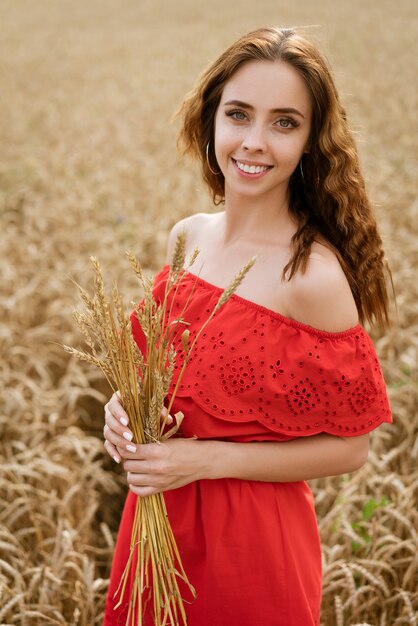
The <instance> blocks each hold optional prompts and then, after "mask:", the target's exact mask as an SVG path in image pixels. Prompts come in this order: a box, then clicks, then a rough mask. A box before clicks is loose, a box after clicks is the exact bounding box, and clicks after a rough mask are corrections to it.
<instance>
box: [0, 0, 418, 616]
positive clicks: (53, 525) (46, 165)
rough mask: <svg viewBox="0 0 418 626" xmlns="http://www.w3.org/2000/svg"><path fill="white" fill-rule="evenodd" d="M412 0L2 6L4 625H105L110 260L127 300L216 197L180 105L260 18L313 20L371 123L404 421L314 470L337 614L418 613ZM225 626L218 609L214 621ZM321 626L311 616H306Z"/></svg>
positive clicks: (0, 550) (359, 123)
mask: <svg viewBox="0 0 418 626" xmlns="http://www.w3.org/2000/svg"><path fill="white" fill-rule="evenodd" d="M414 5H415V3H414V2H413V1H412V0H410V1H409V0H398V2H397V3H396V5H394V3H393V2H389V0H380V1H379V2H375V3H367V2H364V0H362V1H360V0H350V1H341V2H338V3H336V2H331V1H330V0H318V2H315V3H312V2H309V0H300V1H299V2H297V3H296V2H294V3H285V2H283V1H276V2H273V1H272V0H269V1H268V0H258V1H257V2H250V1H249V0H236V2H234V3H225V2H222V1H221V0H212V2H211V3H203V2H197V1H195V2H193V0H177V2H169V0H154V1H151V0H136V1H134V0H121V1H120V2H111V1H110V0H102V1H99V0H85V1H84V2H83V1H81V0H35V1H33V0H2V2H1V14H2V29H1V32H0V59H1V61H0V134H1V152H0V220H1V222H0V228H1V230H0V233H1V234H0V255H1V282H0V285H1V298H0V315H1V317H0V351H1V353H0V354H1V360H0V371H1V386H0V399H1V409H0V459H1V466H0V625H1V626H12V625H13V626H15V625H19V626H48V625H60V626H62V625H65V626H96V625H100V623H101V619H102V612H103V605H104V598H105V593H106V587H107V579H108V576H109V569H110V562H111V556H112V551H113V547H114V541H115V535H116V531H117V526H118V521H119V517H120V514H121V509H122V506H123V501H124V496H125V493H126V486H125V483H124V480H123V475H122V472H121V471H120V469H118V468H115V466H114V464H113V463H112V462H111V461H110V460H109V458H108V457H107V455H106V454H105V452H104V449H103V444H102V426H103V404H104V402H105V401H106V399H107V397H108V394H109V390H108V389H107V387H106V385H105V384H104V383H103V382H102V380H101V378H100V376H99V374H98V373H97V372H96V371H95V370H94V369H92V368H90V367H89V366H88V364H83V363H80V362H78V361H75V360H73V359H71V358H69V356H68V355H66V354H65V353H64V351H63V350H62V348H61V344H64V343H65V344H68V345H77V344H80V338H79V336H78V334H77V331H76V329H75V324H74V323H73V320H72V309H73V306H74V304H75V303H76V298H77V296H76V289H75V287H74V285H73V283H72V280H76V281H78V282H79V283H81V284H83V285H84V286H87V285H88V284H89V281H90V280H91V276H92V272H91V270H90V266H89V261H88V259H89V256H90V255H96V256H97V257H98V258H99V259H100V261H101V264H102V266H103V269H104V273H105V275H106V276H107V277H109V279H112V280H113V279H115V280H117V281H118V284H119V287H120V289H121V290H122V291H123V292H124V293H125V294H126V297H127V300H128V301H129V300H130V299H136V298H137V297H138V294H137V292H136V285H135V281H134V279H133V276H132V275H131V272H130V270H129V269H128V265H127V263H126V261H125V258H124V252H125V250H126V249H131V250H133V251H134V252H135V254H136V255H137V256H138V257H139V258H140V260H141V263H142V265H143V266H144V267H146V268H147V269H149V270H152V271H155V270H157V269H158V268H159V267H160V266H161V264H162V262H163V259H164V253H165V244H166V237H167V233H168V230H169V228H170V227H171V226H172V224H174V222H175V221H177V220H178V219H179V218H181V217H184V216H185V215H188V214H190V213H193V212H197V211H202V210H209V211H212V210H215V208H214V207H212V205H211V202H210V199H209V197H208V194H207V193H206V191H205V189H204V188H203V186H202V184H201V183H200V179H199V177H198V176H197V175H196V170H195V169H194V166H193V164H191V163H188V162H185V161H182V160H180V159H179V157H178V155H177V153H176V131H177V129H176V126H175V124H174V125H173V124H170V118H171V115H172V113H173V112H174V110H175V109H176V107H177V106H178V105H179V103H180V101H181V98H182V96H183V95H184V93H185V92H186V91H188V90H189V89H190V88H191V86H192V84H193V82H194V80H195V78H196V76H197V74H198V73H199V72H200V71H201V70H202V69H203V67H204V66H205V65H206V64H207V63H208V62H209V61H210V60H212V59H213V58H215V56H216V55H217V54H218V53H219V52H220V51H221V50H222V49H223V48H224V47H225V46H226V45H227V44H228V43H230V42H231V41H233V40H234V39H235V38H236V37H237V36H238V35H240V34H242V33H244V32H246V31H247V30H250V29H252V28H255V27H258V26H261V25H270V24H274V25H281V26H289V25H299V26H308V27H309V29H308V32H309V33H310V35H311V36H312V37H313V38H314V39H315V40H317V41H319V42H320V45H321V47H322V49H323V50H324V51H325V53H326V55H327V56H328V58H329V59H330V61H331V64H332V65H333V67H334V72H335V76H336V81H337V84H338V86H339V88H340V91H341V94H342V99H343V101H344V103H345V105H346V107H347V109H348V112H349V116H350V119H351V122H352V127H353V129H354V131H355V132H356V137H357V142H358V146H359V150H360V154H361V160H362V163H363V167H364V170H365V173H366V178H367V183H368V189H369V191H370V194H371V197H372V199H373V202H374V204H375V207H376V213H377V217H378V220H379V224H380V226H381V231H382V235H383V237H384V242H385V247H386V251H387V257H388V260H389V262H390V264H391V267H392V272H393V278H394V282H395V288H396V293H397V311H396V310H395V307H393V313H392V317H393V325H392V327H391V329H390V330H389V331H388V332H386V333H384V334H376V333H374V334H373V339H374V340H375V345H376V347H377V351H378V354H379V357H380V360H381V364H382V368H383V371H384V374H385V378H386V381H387V384H388V390H389V395H390V400H391V405H392V409H393V413H394V424H393V425H384V426H383V427H380V428H379V429H378V430H377V431H375V432H374V433H373V436H372V443H371V452H370V456H369V460H368V463H367V464H366V466H365V467H364V468H362V469H361V470H360V471H358V472H356V473H355V474H351V475H346V476H343V477H339V478H332V479H321V480H317V481H313V482H312V487H313V490H314V493H315V498H316V506H317V513H318V519H319V525H320V532H321V538H322V543H323V566H324V590H323V605H322V622H321V623H322V626H355V625H360V624H361V625H370V626H406V625H415V626H416V625H417V624H418V512H417V502H418V497H417V495H418V438H417V432H418V382H417V361H418V359H417V357H418V333H417V331H418V304H417V296H418V287H417V284H418V282H417V278H416V275H417V272H418V250H417V246H416V237H417V233H418V223H417V215H418V208H417V204H416V199H415V196H414V186H413V173H414V172H415V171H416V165H417V159H416V157H417V148H416V145H415V136H416V130H417V129H416V126H414V123H415V121H414V113H415V111H416V105H417V95H416V89H415V80H414V79H415V77H416V70H417V63H416V59H417V57H418V50H417V43H416V41H417V19H418V15H417V10H416V8H414ZM214 626H216V625H214ZM301 626H303V625H301Z"/></svg>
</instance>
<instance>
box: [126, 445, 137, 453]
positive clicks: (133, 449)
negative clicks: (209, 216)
mask: <svg viewBox="0 0 418 626" xmlns="http://www.w3.org/2000/svg"><path fill="white" fill-rule="evenodd" d="M126 449H127V450H128V452H136V448H135V446H130V445H129V444H128V445H127V446H126Z"/></svg>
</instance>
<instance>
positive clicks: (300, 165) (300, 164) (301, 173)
mask: <svg viewBox="0 0 418 626" xmlns="http://www.w3.org/2000/svg"><path fill="white" fill-rule="evenodd" d="M302 159H303V157H302V158H301V159H300V161H299V170H300V175H301V176H302V180H303V182H305V176H304V174H303V165H302Z"/></svg>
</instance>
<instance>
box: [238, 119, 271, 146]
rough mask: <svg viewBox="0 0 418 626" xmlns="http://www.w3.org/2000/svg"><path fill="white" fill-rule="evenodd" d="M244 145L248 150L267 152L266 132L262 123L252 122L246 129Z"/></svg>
mask: <svg viewBox="0 0 418 626" xmlns="http://www.w3.org/2000/svg"><path fill="white" fill-rule="evenodd" d="M242 147H243V149H244V150H246V151H247V152H265V150H266V133H265V129H264V127H263V126H262V125H261V124H252V125H251V126H249V127H248V128H247V129H246V133H245V135H244V138H243V140H242Z"/></svg>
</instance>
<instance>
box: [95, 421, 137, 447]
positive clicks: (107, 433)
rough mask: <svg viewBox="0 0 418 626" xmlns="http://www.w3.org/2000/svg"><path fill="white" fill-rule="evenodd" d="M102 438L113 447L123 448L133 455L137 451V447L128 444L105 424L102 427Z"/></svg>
mask: <svg viewBox="0 0 418 626" xmlns="http://www.w3.org/2000/svg"><path fill="white" fill-rule="evenodd" d="M103 436H104V438H105V439H106V440H107V441H110V443H112V444H113V445H114V446H115V447H118V448H123V449H125V450H127V451H128V452H132V453H135V452H136V451H137V446H136V445H135V444H133V443H128V442H127V440H126V439H124V438H123V437H121V436H120V435H118V433H117V432H115V431H114V430H112V429H111V428H109V426H108V425H107V424H105V425H104V428H103Z"/></svg>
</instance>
